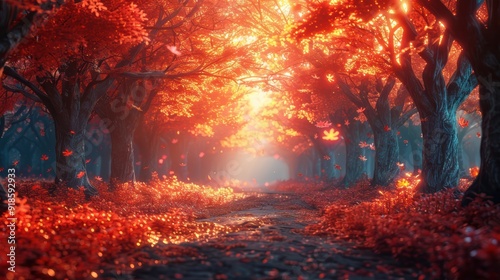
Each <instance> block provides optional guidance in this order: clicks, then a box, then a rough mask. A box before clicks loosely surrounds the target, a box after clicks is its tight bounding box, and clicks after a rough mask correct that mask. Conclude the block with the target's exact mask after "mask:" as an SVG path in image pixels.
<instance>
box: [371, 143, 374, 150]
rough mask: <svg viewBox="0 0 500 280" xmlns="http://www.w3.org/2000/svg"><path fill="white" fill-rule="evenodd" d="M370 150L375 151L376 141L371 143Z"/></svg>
mask: <svg viewBox="0 0 500 280" xmlns="http://www.w3.org/2000/svg"><path fill="white" fill-rule="evenodd" d="M370 150H372V151H375V144H374V143H371V144H370Z"/></svg>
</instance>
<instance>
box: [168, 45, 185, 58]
mask: <svg viewBox="0 0 500 280" xmlns="http://www.w3.org/2000/svg"><path fill="white" fill-rule="evenodd" d="M167 49H168V50H169V51H170V52H171V53H173V54H175V55H176V56H180V55H181V54H182V53H181V52H180V51H179V50H177V47H176V46H167Z"/></svg>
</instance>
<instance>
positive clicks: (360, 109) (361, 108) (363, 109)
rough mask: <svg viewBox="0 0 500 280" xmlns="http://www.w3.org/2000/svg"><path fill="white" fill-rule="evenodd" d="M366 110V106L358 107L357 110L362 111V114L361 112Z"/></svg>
mask: <svg viewBox="0 0 500 280" xmlns="http://www.w3.org/2000/svg"><path fill="white" fill-rule="evenodd" d="M365 110H366V108H364V107H360V108H358V109H357V110H356V112H358V113H360V114H361V113H363V112H364V111H365Z"/></svg>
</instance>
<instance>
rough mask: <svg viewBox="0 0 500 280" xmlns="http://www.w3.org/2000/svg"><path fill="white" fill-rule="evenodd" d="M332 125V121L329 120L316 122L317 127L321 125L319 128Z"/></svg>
mask: <svg viewBox="0 0 500 280" xmlns="http://www.w3.org/2000/svg"><path fill="white" fill-rule="evenodd" d="M330 126H332V123H331V122H329V121H319V122H317V123H316V127H319V128H327V127H330Z"/></svg>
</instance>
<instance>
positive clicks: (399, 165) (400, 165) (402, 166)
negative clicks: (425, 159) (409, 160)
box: [396, 162, 405, 170]
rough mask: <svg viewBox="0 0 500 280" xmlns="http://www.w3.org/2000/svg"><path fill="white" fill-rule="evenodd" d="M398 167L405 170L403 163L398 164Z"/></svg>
mask: <svg viewBox="0 0 500 280" xmlns="http://www.w3.org/2000/svg"><path fill="white" fill-rule="evenodd" d="M396 165H397V166H398V167H399V169H400V170H405V164H404V163H401V162H397V163H396Z"/></svg>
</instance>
